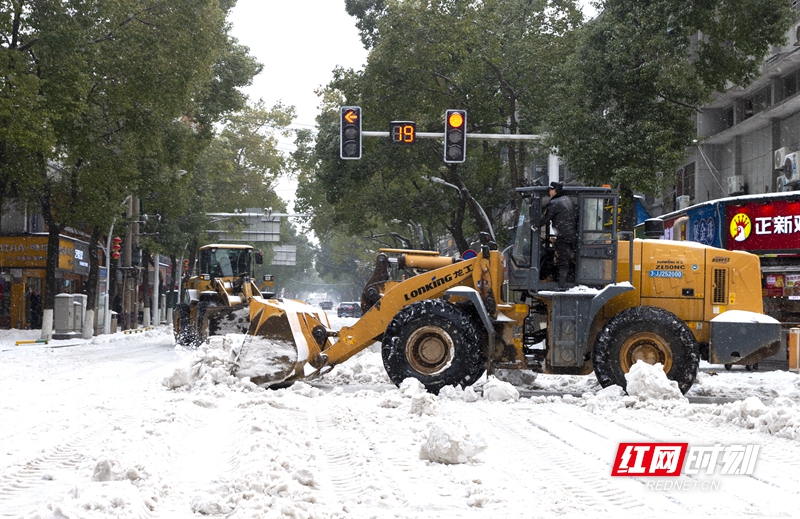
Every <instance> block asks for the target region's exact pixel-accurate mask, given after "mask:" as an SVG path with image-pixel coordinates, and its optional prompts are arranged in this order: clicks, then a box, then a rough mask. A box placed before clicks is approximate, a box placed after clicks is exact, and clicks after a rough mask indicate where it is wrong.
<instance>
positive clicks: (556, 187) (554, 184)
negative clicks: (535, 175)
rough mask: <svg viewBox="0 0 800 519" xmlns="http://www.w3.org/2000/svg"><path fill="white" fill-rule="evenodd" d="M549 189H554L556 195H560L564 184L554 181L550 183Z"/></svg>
mask: <svg viewBox="0 0 800 519" xmlns="http://www.w3.org/2000/svg"><path fill="white" fill-rule="evenodd" d="M550 189H554V190H555V191H556V193H557V194H561V192H562V191H564V184H562V183H561V182H555V181H553V182H550Z"/></svg>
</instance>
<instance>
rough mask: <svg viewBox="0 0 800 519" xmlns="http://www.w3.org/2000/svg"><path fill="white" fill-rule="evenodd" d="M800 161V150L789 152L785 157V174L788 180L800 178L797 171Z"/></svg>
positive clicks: (792, 180) (793, 180)
mask: <svg viewBox="0 0 800 519" xmlns="http://www.w3.org/2000/svg"><path fill="white" fill-rule="evenodd" d="M798 162H800V152H796V151H795V152H794V153H787V154H786V157H784V159H783V168H781V169H782V170H783V176H785V177H786V181H787V182H797V181H798V180H800V173H798V171H797V163H798Z"/></svg>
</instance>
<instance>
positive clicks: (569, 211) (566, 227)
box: [536, 193, 578, 243]
mask: <svg viewBox="0 0 800 519" xmlns="http://www.w3.org/2000/svg"><path fill="white" fill-rule="evenodd" d="M548 223H552V224H553V229H554V230H555V232H556V236H557V238H558V239H560V240H564V241H565V242H569V243H575V241H576V240H577V238H578V234H577V228H576V225H575V207H574V206H573V205H572V200H570V198H569V197H568V196H565V195H564V194H563V193H557V194H556V195H555V196H554V197H553V198H551V199H550V202H549V203H548V204H547V206H546V207H545V210H544V214H543V215H542V218H541V219H540V220H539V223H538V225H537V226H536V227H542V226H545V225H547V224H548Z"/></svg>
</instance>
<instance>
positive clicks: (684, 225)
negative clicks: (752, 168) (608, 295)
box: [637, 192, 800, 327]
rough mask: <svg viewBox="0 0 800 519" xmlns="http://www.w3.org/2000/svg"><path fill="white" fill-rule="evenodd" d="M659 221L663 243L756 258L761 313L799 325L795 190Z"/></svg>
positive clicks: (799, 208) (799, 228) (799, 223)
mask: <svg viewBox="0 0 800 519" xmlns="http://www.w3.org/2000/svg"><path fill="white" fill-rule="evenodd" d="M659 218H660V219H662V220H663V221H664V239H673V240H689V241H695V242H698V243H702V244H704V245H712V246H714V247H720V248H724V249H728V250H741V251H747V252H751V253H753V254H757V255H758V256H759V257H760V259H761V283H762V295H763V298H764V311H765V313H767V314H768V315H770V316H772V317H775V318H776V319H778V320H779V321H781V322H782V323H784V326H785V327H790V326H797V325H798V324H800V192H788V193H768V194H763V195H744V196H736V197H728V198H721V199H719V200H712V201H708V202H704V203H702V204H697V205H694V206H692V207H689V208H687V209H683V210H681V211H676V212H673V213H669V214H666V215H663V216H660V217H659ZM638 231H641V228H639V229H637V236H639V232H638Z"/></svg>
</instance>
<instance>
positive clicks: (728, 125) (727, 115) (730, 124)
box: [725, 105, 733, 129]
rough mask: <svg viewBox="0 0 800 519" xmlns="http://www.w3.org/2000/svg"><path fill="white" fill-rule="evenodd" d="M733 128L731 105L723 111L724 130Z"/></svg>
mask: <svg viewBox="0 0 800 519" xmlns="http://www.w3.org/2000/svg"><path fill="white" fill-rule="evenodd" d="M731 127H733V105H731V106H729V107H728V108H726V109H725V128H726V129H728V128H731Z"/></svg>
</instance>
